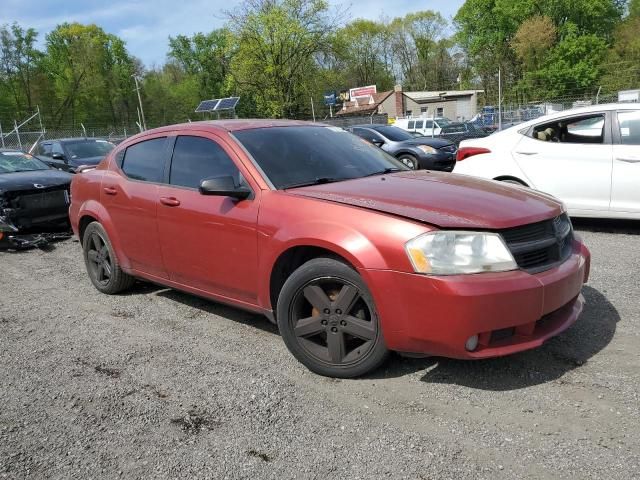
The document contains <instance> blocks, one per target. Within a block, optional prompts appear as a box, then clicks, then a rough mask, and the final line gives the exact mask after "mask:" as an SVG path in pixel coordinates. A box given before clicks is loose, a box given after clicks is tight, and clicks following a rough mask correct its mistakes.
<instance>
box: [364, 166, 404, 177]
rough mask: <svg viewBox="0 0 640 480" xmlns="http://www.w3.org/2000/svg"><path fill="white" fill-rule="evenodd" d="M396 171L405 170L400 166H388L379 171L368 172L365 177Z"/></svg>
mask: <svg viewBox="0 0 640 480" xmlns="http://www.w3.org/2000/svg"><path fill="white" fill-rule="evenodd" d="M394 172H404V170H403V169H402V168H398V167H388V168H385V169H384V170H380V171H379V172H373V173H368V174H367V175H365V177H373V176H375V175H386V174H387V173H394Z"/></svg>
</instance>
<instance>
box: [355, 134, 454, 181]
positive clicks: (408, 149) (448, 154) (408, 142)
mask: <svg viewBox="0 0 640 480" xmlns="http://www.w3.org/2000/svg"><path fill="white" fill-rule="evenodd" d="M348 130H349V131H350V132H351V133H353V134H355V135H357V136H359V137H360V138H362V139H364V140H366V141H367V142H369V143H372V144H373V145H376V146H377V147H380V148H381V149H382V150H384V151H385V152H387V153H388V154H390V155H393V156H394V157H396V158H397V159H398V160H400V161H401V162H402V163H404V164H405V165H406V166H407V167H409V168H411V169H413V170H418V169H427V170H441V171H444V172H450V171H452V170H453V167H454V165H455V163H456V152H457V148H456V146H455V145H454V144H453V143H452V142H451V141H450V140H444V139H441V138H430V137H415V136H414V135H413V134H411V133H409V132H405V131H404V130H402V129H401V128H398V127H395V126H391V125H384V124H373V125H368V124H366V125H354V126H353V127H350V128H348Z"/></svg>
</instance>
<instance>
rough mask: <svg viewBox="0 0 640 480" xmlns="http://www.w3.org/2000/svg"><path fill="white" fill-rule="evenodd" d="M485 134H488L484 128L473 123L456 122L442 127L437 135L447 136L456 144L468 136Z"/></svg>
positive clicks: (477, 136) (482, 135)
mask: <svg viewBox="0 0 640 480" xmlns="http://www.w3.org/2000/svg"><path fill="white" fill-rule="evenodd" d="M487 135H489V134H488V133H487V132H486V131H485V130H484V129H481V128H477V127H476V126H475V125H474V124H473V123H469V122H464V123H463V122H459V123H458V122H456V123H451V124H450V125H447V126H444V127H442V130H440V135H439V137H440V138H447V139H449V140H451V141H452V142H453V143H455V144H456V145H459V144H460V142H461V141H462V140H468V139H469V138H482V137H486V136H487Z"/></svg>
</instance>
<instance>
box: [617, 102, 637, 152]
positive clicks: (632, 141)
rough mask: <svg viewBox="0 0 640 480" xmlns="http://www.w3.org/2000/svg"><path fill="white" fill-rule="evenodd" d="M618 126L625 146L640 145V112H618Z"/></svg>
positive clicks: (621, 140)
mask: <svg viewBox="0 0 640 480" xmlns="http://www.w3.org/2000/svg"><path fill="white" fill-rule="evenodd" d="M618 124H619V125H620V142H621V143H622V144H623V145H640V110H635V111H631V112H618Z"/></svg>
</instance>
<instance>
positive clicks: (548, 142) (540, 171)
mask: <svg viewBox="0 0 640 480" xmlns="http://www.w3.org/2000/svg"><path fill="white" fill-rule="evenodd" d="M457 159H458V162H457V164H456V166H455V169H454V173H456V174H458V173H460V174H465V175H473V176H476V177H482V178H489V179H493V180H500V181H504V182H509V183H514V184H519V185H521V186H525V187H530V188H534V189H536V190H541V191H543V192H547V193H550V194H551V195H554V196H556V197H558V198H559V199H561V200H562V201H563V202H564V203H565V204H566V205H567V209H568V211H569V214H570V215H571V216H575V217H611V218H629V219H640V103H635V104H634V103H624V104H610V105H594V106H590V107H584V108H579V109H574V110H567V111H564V112H558V113H554V114H552V115H546V116H544V117H539V118H536V119H535V120H531V121H529V122H526V123H521V124H520V125H516V126H514V127H511V128H508V129H506V130H503V131H501V132H497V133H494V134H493V135H490V136H488V137H485V138H478V139H471V140H465V141H463V142H461V143H460V148H459V150H458V156H457Z"/></svg>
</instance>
